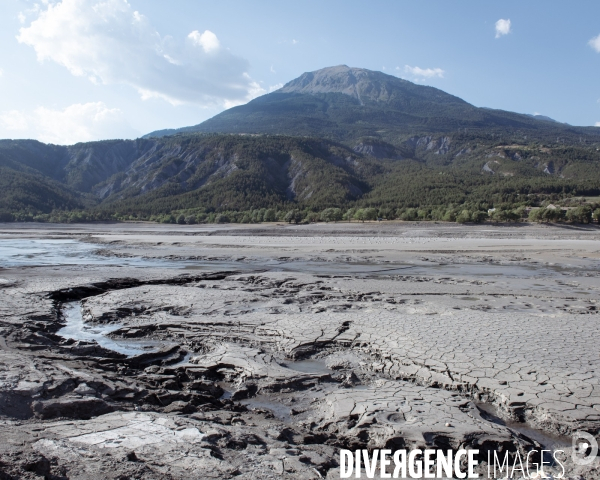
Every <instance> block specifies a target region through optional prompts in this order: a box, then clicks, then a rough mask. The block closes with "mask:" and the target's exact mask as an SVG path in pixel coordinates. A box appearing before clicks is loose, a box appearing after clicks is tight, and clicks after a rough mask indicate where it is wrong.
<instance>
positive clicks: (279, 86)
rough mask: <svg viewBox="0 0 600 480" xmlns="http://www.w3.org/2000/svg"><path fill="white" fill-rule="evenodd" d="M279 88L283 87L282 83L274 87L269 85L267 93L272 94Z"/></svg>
mask: <svg viewBox="0 0 600 480" xmlns="http://www.w3.org/2000/svg"><path fill="white" fill-rule="evenodd" d="M281 87H283V83H277V84H276V85H271V86H270V87H269V93H271V92H274V91H275V90H279V89H280V88H281Z"/></svg>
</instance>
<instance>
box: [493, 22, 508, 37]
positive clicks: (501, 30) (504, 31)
mask: <svg viewBox="0 0 600 480" xmlns="http://www.w3.org/2000/svg"><path fill="white" fill-rule="evenodd" d="M509 33H510V18H507V19H504V18H501V19H500V20H498V21H497V22H496V38H500V37H501V36H502V35H508V34H509Z"/></svg>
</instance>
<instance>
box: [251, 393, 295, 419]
mask: <svg viewBox="0 0 600 480" xmlns="http://www.w3.org/2000/svg"><path fill="white" fill-rule="evenodd" d="M240 403H241V404H242V405H246V407H248V408H264V409H265V410H269V411H270V412H271V413H272V414H273V415H274V416H275V417H276V418H278V419H279V420H281V421H283V422H286V423H289V422H290V421H291V418H292V412H291V409H290V407H288V406H286V405H283V404H282V403H279V402H274V401H273V400H271V399H270V398H269V397H267V396H263V395H257V396H256V397H252V398H247V399H244V400H240Z"/></svg>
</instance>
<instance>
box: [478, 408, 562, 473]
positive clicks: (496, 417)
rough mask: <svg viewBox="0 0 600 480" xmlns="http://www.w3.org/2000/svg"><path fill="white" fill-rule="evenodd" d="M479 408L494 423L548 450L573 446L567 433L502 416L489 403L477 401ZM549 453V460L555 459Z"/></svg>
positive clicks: (484, 416)
mask: <svg viewBox="0 0 600 480" xmlns="http://www.w3.org/2000/svg"><path fill="white" fill-rule="evenodd" d="M476 406H477V408H478V409H479V411H480V412H481V413H482V415H481V416H482V417H483V418H484V419H485V420H487V421H489V422H492V423H496V424H498V425H503V426H505V427H507V428H510V429H511V430H514V431H515V432H518V433H520V434H522V435H525V436H526V437H528V438H530V439H532V440H535V441H536V442H538V443H539V444H540V445H542V447H544V448H545V449H547V450H552V451H555V450H564V449H565V447H571V446H572V444H571V437H569V436H565V435H554V434H552V433H549V432H546V431H544V430H540V429H538V428H535V427H533V426H531V425H529V424H527V423H522V422H517V421H514V420H508V419H504V418H501V417H500V414H499V412H498V409H497V408H496V407H495V406H494V405H491V404H489V403H476ZM545 455H549V457H548V459H545V460H547V461H553V459H552V455H550V454H545Z"/></svg>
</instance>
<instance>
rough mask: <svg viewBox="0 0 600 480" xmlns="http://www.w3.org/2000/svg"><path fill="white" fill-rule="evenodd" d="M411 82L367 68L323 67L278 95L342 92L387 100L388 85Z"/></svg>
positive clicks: (289, 85) (304, 75) (306, 74)
mask: <svg viewBox="0 0 600 480" xmlns="http://www.w3.org/2000/svg"><path fill="white" fill-rule="evenodd" d="M390 82H391V83H396V82H397V83H398V84H402V83H410V82H407V81H406V80H401V79H399V78H397V77H393V76H391V75H386V74H385V73H382V72H374V71H372V70H367V69H366V68H353V67H348V66H347V65H337V66H335V67H327V68H322V69H320V70H315V71H314V72H306V73H303V74H302V75H300V76H299V77H298V78H296V79H294V80H292V81H291V82H288V83H286V84H285V85H284V86H283V87H282V88H281V89H279V90H278V92H280V93H301V94H318V93H343V94H345V95H350V96H351V97H354V98H356V99H357V100H359V101H360V102H361V103H362V100H363V99H367V98H368V99H370V100H374V101H386V100H388V99H389V98H390V93H391V92H390V88H389V87H390V85H386V84H388V83H390Z"/></svg>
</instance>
